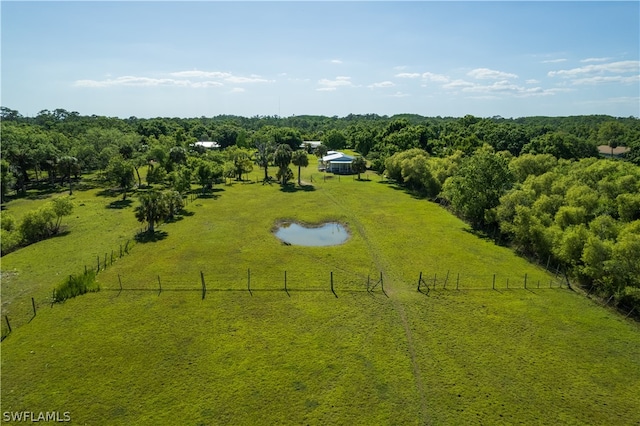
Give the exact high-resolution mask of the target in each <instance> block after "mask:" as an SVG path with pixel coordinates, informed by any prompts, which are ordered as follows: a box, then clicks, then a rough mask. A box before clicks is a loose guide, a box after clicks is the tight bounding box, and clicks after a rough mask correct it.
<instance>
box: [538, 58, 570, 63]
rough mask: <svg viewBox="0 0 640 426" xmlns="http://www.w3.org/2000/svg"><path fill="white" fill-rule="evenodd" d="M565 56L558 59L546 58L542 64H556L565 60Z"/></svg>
mask: <svg viewBox="0 0 640 426" xmlns="http://www.w3.org/2000/svg"><path fill="white" fill-rule="evenodd" d="M566 61H567V60H566V59H565V58H560V59H547V60H546V61H542V63H543V64H557V63H559V62H566Z"/></svg>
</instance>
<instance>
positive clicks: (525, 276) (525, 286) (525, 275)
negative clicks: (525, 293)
mask: <svg viewBox="0 0 640 426" xmlns="http://www.w3.org/2000/svg"><path fill="white" fill-rule="evenodd" d="M524 289H525V290H526V289H527V274H526V273H525V274H524Z"/></svg>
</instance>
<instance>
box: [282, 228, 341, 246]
mask: <svg viewBox="0 0 640 426" xmlns="http://www.w3.org/2000/svg"><path fill="white" fill-rule="evenodd" d="M275 235H276V237H278V238H279V239H280V240H282V241H283V242H284V243H285V244H291V245H295V246H336V245H338V244H342V243H344V242H345V241H346V240H347V238H349V232H348V231H347V229H346V228H345V227H344V226H342V225H341V224H339V223H337V222H328V223H325V224H323V225H319V226H308V227H307V226H305V225H300V224H298V223H294V222H285V223H281V224H279V225H278V227H277V229H276V231H275Z"/></svg>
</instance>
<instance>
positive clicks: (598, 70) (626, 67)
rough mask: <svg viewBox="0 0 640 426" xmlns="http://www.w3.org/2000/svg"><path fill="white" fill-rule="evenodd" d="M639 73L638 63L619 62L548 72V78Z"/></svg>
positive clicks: (639, 63) (639, 65)
mask: <svg viewBox="0 0 640 426" xmlns="http://www.w3.org/2000/svg"><path fill="white" fill-rule="evenodd" d="M639 71H640V61H619V62H610V63H608V64H598V65H585V66H584V67H579V68H572V69H568V70H558V71H549V72H548V73H547V75H548V76H549V77H555V76H561V77H575V76H578V75H582V74H603V73H607V72H608V73H630V72H636V73H637V72H639Z"/></svg>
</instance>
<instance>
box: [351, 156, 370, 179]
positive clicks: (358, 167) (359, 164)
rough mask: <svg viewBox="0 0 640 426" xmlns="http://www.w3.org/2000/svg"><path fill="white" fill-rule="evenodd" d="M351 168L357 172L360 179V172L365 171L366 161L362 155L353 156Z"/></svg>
mask: <svg viewBox="0 0 640 426" xmlns="http://www.w3.org/2000/svg"><path fill="white" fill-rule="evenodd" d="M351 170H353V171H354V172H356V173H357V174H358V180H360V173H364V172H366V171H367V161H366V160H365V159H364V157H361V156H358V157H356V158H354V159H353V163H351Z"/></svg>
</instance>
